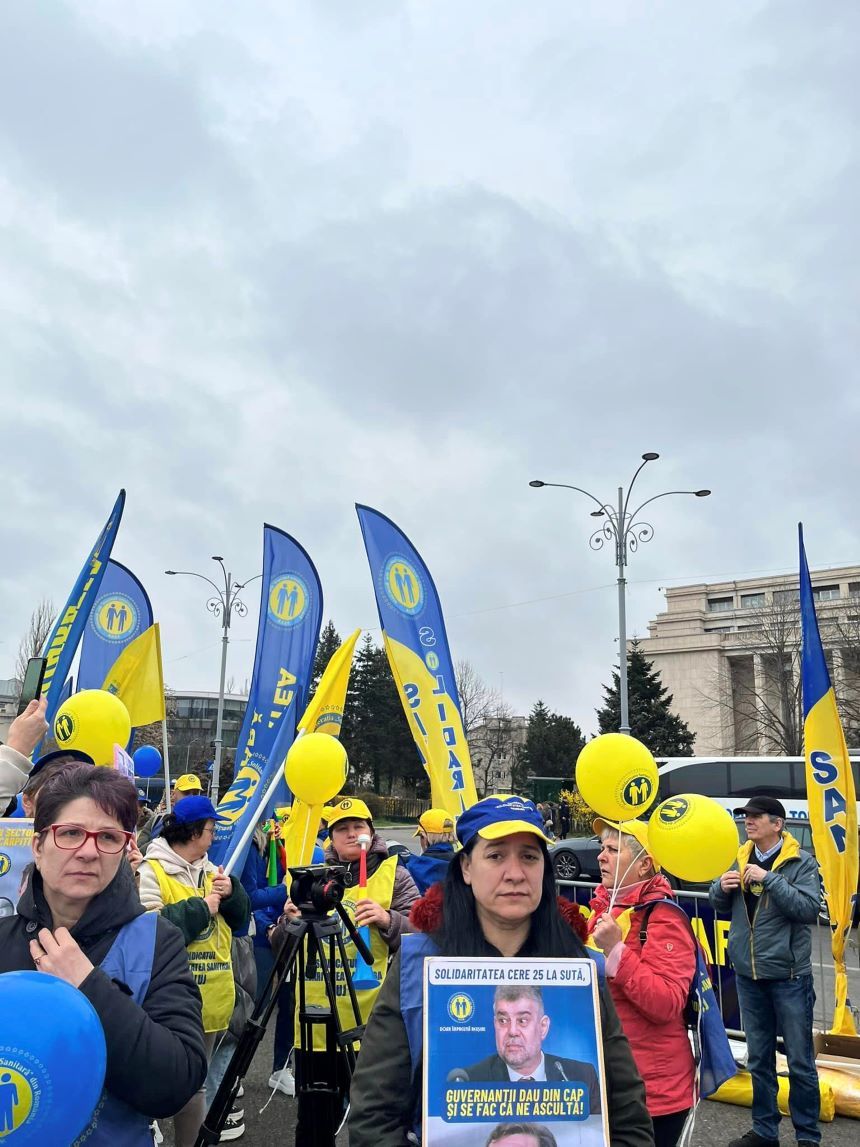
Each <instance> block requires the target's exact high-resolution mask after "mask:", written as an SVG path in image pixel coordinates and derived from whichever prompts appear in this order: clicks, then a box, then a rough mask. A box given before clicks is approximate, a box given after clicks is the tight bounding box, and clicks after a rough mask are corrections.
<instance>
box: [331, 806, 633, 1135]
mask: <svg viewBox="0 0 860 1147" xmlns="http://www.w3.org/2000/svg"><path fill="white" fill-rule="evenodd" d="M457 838H458V840H459V841H460V844H461V845H462V849H461V851H460V852H459V853H457V856H456V857H455V858H454V860H452V861H451V864H450V865H449V867H448V873H447V875H446V878H445V883H444V885H436V886H435V887H434V888H433V889H431V890H430V893H429V894H428V895H427V896H425V897H424V899H423V900H420V901H419V902H418V903H417V904H416V905H415V907H414V908H413V910H412V914H411V917H410V923H411V924H412V925H413V927H415V928H417V929H419V930H420V931H421V932H423V933H425V936H424V937H420V936H404V938H403V947H402V950H401V953H400V954H399V955H398V956H397V957H395V960H394V963H393V965H392V967H391V969H390V971H389V973H388V976H387V977H386V979H385V982H384V983H383V986H382V990H381V992H380V994H379V997H378V999H377V1001H376V1006H375V1007H374V1010H373V1013H372V1015H371V1017H370V1020H369V1022H368V1025H367V1030H366V1032H365V1036H364V1039H363V1040H362V1045H361V1053H360V1055H359V1058H358V1064H357V1068H356V1073H355V1076H354V1078H353V1081H352V1089H351V1092H350V1098H351V1104H352V1107H351V1112H350V1117H349V1142H350V1147H403V1145H404V1144H406V1143H408V1142H418V1141H419V1139H418V1138H409V1136H410V1135H412V1136H418V1135H419V1134H420V1122H421V1120H420V1094H421V1078H422V1072H421V1061H422V1058H423V1057H422V1047H421V1038H422V1031H423V1022H422V1018H421V1017H422V1012H423V996H422V976H421V974H420V973H421V968H422V966H423V959H424V957H426V956H429V955H441V956H459V957H466V958H468V957H490V958H491V957H500V956H501V957H507V958H511V957H519V958H546V957H556V958H557V957H572V958H578V959H582V958H584V957H586V956H587V953H586V950H585V947H584V945H583V942H582V939H581V938H580V934H579V932H580V931H581V925H582V923H584V921H583V920H582V917H581V915H580V913H579V911H578V909H576V907H575V906H572V910H570V911H569V912H565V914H563V911H564V910H563V909H562V908H561V907H560V903H559V901H558V899H557V897H556V890H555V883H554V880H553V871H552V864H551V862H550V859H549V855H548V853H547V847H546V846H547V838H546V835H545V834H544V826H543V821H542V819H541V816H540V814H539V812H538V811H537V808H536V807H535V805H534V804H533V803H532V802H531V801H530V800H525V799H523V798H521V797H516V796H510V797H487V798H486V799H484V800H482V801H478V802H477V803H476V804H474V805H472V807H471V808H469V809H466V811H465V812H463V813H462V814H461V815H460V818H459V820H458V821H457ZM413 997H414V998H413ZM600 1015H601V1027H602V1042H603V1057H602V1058H603V1063H604V1072H605V1079H606V1087H607V1099H608V1118H609V1128H610V1135H611V1141H612V1144H613V1147H652V1145H653V1142H654V1140H653V1136H652V1130H651V1120H650V1118H649V1116H648V1112H647V1109H646V1107H645V1089H644V1087H643V1084H642V1081H641V1079H640V1078H639V1074H638V1072H637V1070H636V1066H635V1064H634V1062H633V1056H632V1054H631V1052H630V1046H629V1044H628V1042H627V1039H626V1037H625V1035H624V1033H623V1032H622V1030H621V1025H620V1023H619V1021H618V1016H617V1015H616V1013H615V1008H614V1006H613V1004H612V999H611V997H610V996H609V993H608V991H607V990H606V987H605V984H601V986H600ZM404 1016H407V1017H413V1018H414V1022H412V1019H410V1022H409V1026H408V1029H407V1023H406V1022H405V1021H404Z"/></svg>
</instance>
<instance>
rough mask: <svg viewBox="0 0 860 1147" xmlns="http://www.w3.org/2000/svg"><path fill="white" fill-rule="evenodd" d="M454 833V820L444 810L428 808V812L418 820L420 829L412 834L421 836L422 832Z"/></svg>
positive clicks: (423, 813)
mask: <svg viewBox="0 0 860 1147" xmlns="http://www.w3.org/2000/svg"><path fill="white" fill-rule="evenodd" d="M453 831H454V818H453V817H452V816H451V814H450V813H449V812H448V810H447V809H444V808H428V809H427V811H426V812H422V814H421V816H419V818H418V827H417V828H416V829H415V831H414V832H413V833H412V835H413V836H420V835H421V833H422V832H427V833H430V832H434V833H440V832H453Z"/></svg>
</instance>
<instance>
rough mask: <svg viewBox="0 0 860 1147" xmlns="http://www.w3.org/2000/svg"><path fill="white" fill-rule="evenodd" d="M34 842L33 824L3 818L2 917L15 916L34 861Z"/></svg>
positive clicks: (0, 860)
mask: <svg viewBox="0 0 860 1147" xmlns="http://www.w3.org/2000/svg"><path fill="white" fill-rule="evenodd" d="M32 840H33V822H32V820H26V819H24V818H23V817H9V818H7V817H2V818H0V917H3V916H14V915H15V905H16V904H17V903H18V897H19V896H20V895H21V885H22V884H23V882H24V869H25V868H26V867H27V865H28V864H29V863H30V861H31V860H32V859H33V852H32V849H31V847H30V844H31V842H32Z"/></svg>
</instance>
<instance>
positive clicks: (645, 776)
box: [576, 733, 657, 820]
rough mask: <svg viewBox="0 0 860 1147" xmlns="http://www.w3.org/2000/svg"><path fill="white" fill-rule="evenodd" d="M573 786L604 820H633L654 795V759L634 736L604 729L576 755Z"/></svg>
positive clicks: (648, 806)
mask: <svg viewBox="0 0 860 1147" xmlns="http://www.w3.org/2000/svg"><path fill="white" fill-rule="evenodd" d="M576 787H577V788H578V789H579V794H580V796H581V797H582V799H583V800H584V801H585V803H586V804H587V805H588V806H589V808H593V809H594V811H595V812H596V813H598V814H599V815H600V816H602V817H605V818H606V819H607V820H635V818H636V817H637V816H640V815H641V814H642V813H643V812H644V811H645V810H646V809H647V808H650V807H651V805H652V804H653V803H654V801H655V799H656V797H657V762H656V761H655V760H654V758H653V757H652V756H651V753H650V751H649V750H648V749H647V748H646V747H645V746H644V745H643V744H642V742H641V741H637V740H636V738H635V737H627V736H625V734H624V733H603V734H602V735H601V736H600V737H595V738H594V740H592V741H589V742H588V744H587V745H586V746H585V748H584V749H583V750H582V752H581V753H580V754H579V756H578V757H577V759H576Z"/></svg>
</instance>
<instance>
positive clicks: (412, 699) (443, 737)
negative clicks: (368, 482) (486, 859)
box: [356, 506, 478, 817]
mask: <svg viewBox="0 0 860 1147" xmlns="http://www.w3.org/2000/svg"><path fill="white" fill-rule="evenodd" d="M356 512H357V513H358V520H359V522H360V524H361V533H362V536H363V537H364V546H365V549H366V550H367V560H368V561H369V563H370V572H371V575H372V577H373V589H374V592H375V594H376V605H377V608H378V610H379V620H380V621H381V623H382V636H383V639H384V641H385V651H386V653H387V654H388V663H389V665H390V666H391V672H392V674H393V675H394V680H395V682H396V684H397V692H398V693H399V695H400V700H401V703H402V705H403V711H404V713H405V714H406V720H407V722H408V724H409V728H410V730H411V732H412V736H413V739H414V741H415V745H416V747H417V749H418V755H419V757H420V758H421V763H422V764H423V766H424V768H425V769H426V771H427V775H428V776H429V778H430V790H431V797H430V799H431V801H432V803H433V807H434V808H444V809H446V810H447V811H448V812H450V813H451V814H452V816H455V817H456V816H459V814H460V813H461V812H462V811H463V810H464V809H466V808H468V807H469V806H470V805H473V804H474V803H475V801H476V800H477V799H478V795H477V793H476V791H475V781H474V777H473V775H472V761H471V758H470V756H469V746H468V745H467V744H466V735H465V733H464V732H463V721H462V718H461V716H460V700H459V697H458V695H457V685H456V682H455V679H454V665H453V662H452V660H451V651H450V649H449V648H448V636H447V634H446V632H445V621H444V618H443V617H442V606H441V604H440V602H439V595H438V593H437V592H436V586H435V585H434V584H433V579H432V577H431V576H430V571H429V570H428V569H427V566H426V565H425V564H424V562H423V560H422V559H421V556H420V554H419V553H418V551H417V550H416V549H415V547H414V546H413V545H412V543H411V542H410V541H409V539H408V538H407V537H406V535H405V534H404V533H403V531H402V530H401V529H400V528H399V527H398V526H396V525H395V524H394V522H392V521H391V519H390V518H386V516H385V515H384V514H380V513H379V511H378V510H373V509H371V508H370V507H369V506H356Z"/></svg>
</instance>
